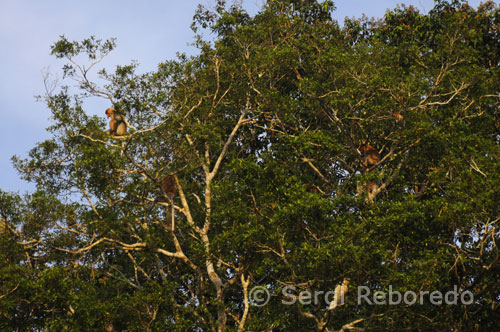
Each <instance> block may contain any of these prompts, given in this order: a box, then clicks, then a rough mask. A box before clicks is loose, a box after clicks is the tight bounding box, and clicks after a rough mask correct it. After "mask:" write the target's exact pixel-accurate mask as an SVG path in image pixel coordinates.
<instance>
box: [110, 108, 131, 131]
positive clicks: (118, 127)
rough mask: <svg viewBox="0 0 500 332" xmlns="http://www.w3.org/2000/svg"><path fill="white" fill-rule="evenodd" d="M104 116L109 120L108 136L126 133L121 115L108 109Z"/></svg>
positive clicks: (125, 125) (125, 126)
mask: <svg viewBox="0 0 500 332" xmlns="http://www.w3.org/2000/svg"><path fill="white" fill-rule="evenodd" d="M106 116H107V117H108V118H111V120H109V134H110V135H113V136H121V135H124V134H125V133H126V132H127V124H126V123H125V117H124V116H123V114H121V113H120V112H117V111H116V110H115V109H114V108H108V109H107V110H106Z"/></svg>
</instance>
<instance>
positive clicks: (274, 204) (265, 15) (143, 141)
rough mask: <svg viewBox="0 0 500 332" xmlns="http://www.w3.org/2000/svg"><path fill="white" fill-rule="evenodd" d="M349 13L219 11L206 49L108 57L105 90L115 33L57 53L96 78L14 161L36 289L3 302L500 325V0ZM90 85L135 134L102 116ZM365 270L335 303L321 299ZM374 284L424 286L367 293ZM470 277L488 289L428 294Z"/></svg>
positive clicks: (194, 320)
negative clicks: (260, 291)
mask: <svg viewBox="0 0 500 332" xmlns="http://www.w3.org/2000/svg"><path fill="white" fill-rule="evenodd" d="M333 9H334V6H333V3H332V2H330V1H324V2H318V1H314V0H311V1H294V0H281V1H268V2H267V3H266V5H265V6H264V8H263V9H262V11H261V12H260V13H258V14H256V15H255V16H254V17H251V16H249V15H248V14H247V13H246V12H245V11H244V10H243V9H242V8H240V7H238V6H235V5H233V6H230V7H227V6H226V5H225V3H224V2H223V1H219V2H218V5H217V6H216V8H215V10H214V11H208V10H205V9H204V8H202V7H200V9H199V10H198V11H197V12H196V14H195V17H194V23H193V30H194V31H195V33H196V32H197V31H198V30H199V29H210V31H212V32H213V33H214V35H215V38H214V40H213V41H205V40H203V39H201V37H199V36H198V39H197V45H198V47H199V49H200V53H199V55H198V56H194V57H190V58H188V57H186V56H180V57H179V59H177V60H175V61H167V62H164V63H162V64H160V65H159V66H158V70H156V71H154V72H151V73H146V74H141V75H139V74H136V72H135V69H136V64H131V65H126V66H119V67H117V68H116V70H115V71H114V73H108V72H107V71H106V70H101V71H100V72H99V73H100V77H101V78H102V79H104V80H105V81H106V82H107V83H106V84H104V85H102V86H99V85H98V84H97V83H96V82H92V81H91V80H90V79H89V71H90V70H91V69H93V68H94V67H96V66H98V65H99V63H100V61H101V60H102V58H103V57H104V56H106V55H107V54H108V53H109V52H111V51H112V50H113V49H114V48H115V43H114V41H113V40H108V41H101V40H99V39H97V38H95V37H91V38H89V39H86V40H84V41H82V42H76V41H73V42H72V41H69V40H68V39H66V38H65V37H61V39H60V40H59V41H58V42H56V43H55V44H54V45H53V46H52V53H53V55H55V56H56V57H58V58H62V59H66V60H67V61H68V63H67V64H66V65H65V66H64V73H65V76H66V77H68V78H71V79H74V80H76V81H77V82H79V89H80V91H79V92H76V93H74V92H72V91H71V89H70V88H69V87H62V88H61V89H60V91H57V92H56V91H51V90H50V89H48V91H47V95H46V96H45V101H46V102H47V105H48V107H49V109H50V110H51V112H52V118H53V125H52V126H51V127H50V128H49V130H50V131H51V132H52V133H53V138H52V139H50V140H48V141H46V142H43V143H41V144H39V145H37V146H36V147H35V148H34V149H33V150H32V151H31V152H30V157H29V158H28V159H26V160H20V159H17V158H16V159H15V164H16V166H17V168H18V170H19V171H20V172H21V174H22V175H23V177H24V178H25V179H27V180H30V181H34V182H35V183H36V184H37V188H38V191H37V193H36V194H34V195H33V196H31V197H27V198H26V199H25V200H24V201H23V202H21V201H18V202H17V203H16V204H18V205H19V206H23V209H21V210H20V211H16V212H15V213H14V212H12V213H11V215H12V216H16V220H18V221H17V223H16V224H15V225H16V226H11V227H10V229H12V232H14V230H16V227H17V231H16V232H18V233H16V232H14V233H12V234H15V236H11V237H9V238H8V240H6V241H8V243H12V242H14V243H17V244H18V245H16V247H15V248H18V250H19V253H17V254H16V253H12V254H9V255H11V256H12V257H13V258H15V259H14V260H13V264H12V265H11V266H12V268H18V269H26V270H27V271H28V272H29V273H31V275H29V274H26V275H27V276H26V277H24V278H25V279H26V280H27V283H31V284H28V285H26V286H25V288H24V289H26V292H27V293H26V294H25V295H23V296H20V294H19V293H20V292H19V291H18V290H17V288H16V285H15V284H14V283H12V282H10V283H6V284H5V286H3V284H2V292H3V293H2V294H5V297H3V298H0V308H1V307H2V306H1V305H4V306H11V308H12V305H19V304H22V303H25V302H26V303H30V304H31V305H34V303H37V305H38V306H37V307H35V309H36V310H35V309H30V310H27V311H25V312H29V314H26V315H24V316H23V324H24V325H23V326H26V329H29V328H31V329H36V328H38V329H39V330H53V331H60V330H64V329H66V330H69V329H71V330H82V331H84V330H85V331H91V330H95V331H102V329H103V327H104V328H105V329H106V330H108V331H125V330H126V331H144V330H147V331H160V330H175V331H310V330H315V331H369V330H374V331H379V330H388V331H399V330H401V329H402V328H405V329H409V330H415V331H420V330H439V331H442V330H460V331H462V330H464V331H468V330H471V331H472V330H481V331H486V330H488V331H490V330H494V329H495V328H498V323H497V322H496V319H495V317H496V316H497V315H498V310H499V309H498V307H497V303H496V301H497V300H498V296H499V290H500V287H499V282H498V280H499V279H498V273H499V265H498V248H497V245H496V241H497V240H498V237H499V235H498V221H499V219H498V218H499V213H498V212H499V211H498V203H497V197H500V195H499V189H498V188H500V186H499V178H498V171H499V168H500V163H499V160H500V158H499V152H500V148H499V143H500V142H499V137H500V136H499V130H498V129H499V126H500V119H499V115H498V106H499V100H498V98H499V90H498V87H499V86H500V85H499V77H500V75H499V72H498V68H499V61H500V53H499V49H500V46H499V45H500V43H499V27H500V11H499V9H498V7H497V6H495V5H494V4H493V3H492V2H487V3H485V4H483V5H481V6H480V7H478V8H477V9H473V8H471V7H469V6H468V5H467V4H466V3H462V2H459V1H452V2H445V1H437V2H436V5H435V7H434V9H433V10H431V11H430V12H429V13H428V14H421V13H419V12H418V11H417V10H416V9H415V8H413V7H401V8H397V9H395V10H393V11H389V12H388V13H387V14H386V15H385V17H384V19H383V20H379V21H372V20H366V19H360V20H346V22H345V23H344V26H340V25H339V24H338V23H337V22H335V21H334V20H332V18H331V11H332V10H333ZM82 56H86V61H88V63H87V64H85V65H84V64H83V63H82V61H83V59H82ZM90 96H92V97H94V96H99V97H104V98H106V99H107V100H109V103H110V107H114V108H115V109H117V110H118V111H120V112H122V113H123V114H124V115H125V117H126V119H127V121H128V124H129V131H128V132H127V134H126V135H124V136H109V134H108V133H107V131H106V124H105V122H104V120H103V117H102V116H90V115H89V112H88V110H86V109H85V107H84V103H83V101H84V99H85V98H87V97H90ZM102 113H103V114H104V110H103V111H102ZM370 155H371V157H370ZM367 158H371V159H370V160H369V159H367ZM167 175H172V176H173V177H174V179H175V183H176V187H177V191H178V195H177V196H176V197H174V199H173V201H170V199H167V197H162V196H163V193H162V191H161V190H160V183H161V180H162V179H163V178H164V177H165V176H167ZM17 199H18V200H20V199H19V198H17ZM171 202H173V211H174V212H173V213H172V214H171V213H170V211H171V210H169V209H170V208H172V206H171V205H172V204H171ZM172 218H173V219H174V220H172ZM10 219H12V217H6V220H10ZM23 251H24V255H25V256H24V257H27V258H26V260H25V259H24V258H21V257H22V256H23V255H22V254H20V253H22V252H23ZM35 258H36V259H37V264H35V265H34V264H33V263H29V262H30V261H33V260H34V259H35ZM8 273H9V272H8V271H6V272H4V271H3V272H2V276H1V278H2V280H3V278H4V276H5V275H8ZM346 280H349V288H350V289H351V290H350V291H349V292H348V293H347V295H346V299H345V300H346V302H345V303H344V304H340V305H338V306H337V307H336V308H335V310H332V311H329V310H326V308H328V303H326V300H325V299H324V297H322V295H321V296H319V297H318V296H314V297H313V298H308V297H307V294H308V293H307V292H309V293H311V294H312V293H314V292H315V291H316V292H317V291H322V292H326V291H329V290H334V289H335V288H336V286H337V285H339V284H341V283H343V282H344V284H345V282H346ZM255 286H261V287H264V288H265V289H266V291H267V292H269V293H270V294H271V297H270V301H269V303H268V304H267V305H264V306H252V300H254V301H258V300H259V298H256V299H255V298H254V299H252V298H251V295H253V294H251V292H250V291H251V290H252V289H254V287H255ZM360 287H364V288H363V289H367V288H368V289H369V290H371V293H372V294H373V292H375V291H379V293H378V295H381V294H384V292H385V293H387V292H388V291H389V290H390V289H392V290H394V291H399V292H402V293H404V292H408V291H413V292H415V293H416V296H418V297H419V298H420V297H422V298H424V301H423V302H422V303H421V304H420V303H418V304H414V305H405V304H404V303H403V304H399V305H391V304H389V303H387V302H385V303H382V302H383V301H381V300H380V298H377V299H374V298H373V296H371V297H370V299H371V300H372V302H375V303H376V304H370V303H367V301H365V302H363V301H361V302H360V301H359V297H357V295H358V294H357V293H356V292H357V291H356V290H357V289H358V290H359V289H361V288H360ZM30 289H31V290H32V291H33V290H36V292H34V293H32V295H29V294H28V290H30ZM455 289H456V290H457V292H458V293H459V294H458V295H459V297H460V295H461V294H464V293H465V292H466V291H469V292H471V293H472V294H473V295H474V301H473V303H472V304H470V305H464V304H463V303H461V304H457V305H434V304H433V303H432V302H431V301H430V299H429V296H430V295H429V293H430V292H433V291H440V292H441V293H443V294H444V293H446V292H450V291H454V290H455ZM300 292H302V297H301V298H300V299H301V300H302V301H299V300H297V297H294V296H295V295H299V293H300ZM380 292H382V293H380ZM426 292H427V293H426ZM283 294H286V295H288V297H286V296H285V297H284V296H283ZM323 294H324V293H323ZM23 299H26V300H23ZM291 299H295V300H294V301H290V300H291ZM283 301H285V302H287V303H289V302H293V303H289V304H284V303H283ZM379 302H380V303H379ZM10 303H14V304H10ZM254 304H259V303H255V302H254ZM9 310H14V311H13V312H16V313H21V311H19V309H18V308H16V309H9ZM0 324H3V325H0V326H6V327H7V326H9V327H10V326H15V324H17V323H14V318H13V317H12V315H11V314H7V315H4V316H3V317H2V318H1V320H0Z"/></svg>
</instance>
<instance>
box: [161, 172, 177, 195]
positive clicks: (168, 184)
mask: <svg viewBox="0 0 500 332" xmlns="http://www.w3.org/2000/svg"><path fill="white" fill-rule="evenodd" d="M160 186H161V190H162V192H163V193H164V194H166V195H167V197H168V198H169V199H170V200H172V199H173V198H174V197H175V194H177V186H176V184H175V179H174V176H173V175H172V174H169V175H167V176H165V177H164V178H163V179H161V181H160Z"/></svg>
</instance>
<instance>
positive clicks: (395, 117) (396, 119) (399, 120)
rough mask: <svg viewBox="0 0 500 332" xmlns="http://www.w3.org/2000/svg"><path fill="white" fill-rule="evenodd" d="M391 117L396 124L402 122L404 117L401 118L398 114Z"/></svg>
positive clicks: (395, 113)
mask: <svg viewBox="0 0 500 332" xmlns="http://www.w3.org/2000/svg"><path fill="white" fill-rule="evenodd" d="M392 116H393V117H394V120H395V121H396V123H401V122H403V120H404V116H402V115H401V114H399V113H398V112H394V113H392Z"/></svg>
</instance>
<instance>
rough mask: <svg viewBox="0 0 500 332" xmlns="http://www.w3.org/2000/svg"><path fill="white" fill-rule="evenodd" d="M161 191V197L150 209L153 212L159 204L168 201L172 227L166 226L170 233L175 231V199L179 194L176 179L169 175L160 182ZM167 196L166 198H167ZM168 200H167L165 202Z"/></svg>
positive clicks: (158, 197)
mask: <svg viewBox="0 0 500 332" xmlns="http://www.w3.org/2000/svg"><path fill="white" fill-rule="evenodd" d="M160 190H161V195H160V196H157V197H156V198H155V200H154V201H153V204H152V205H151V208H150V209H149V212H151V211H152V210H153V208H154V206H155V204H156V203H157V202H165V201H167V202H168V203H169V205H170V211H169V212H170V217H171V226H165V227H166V229H167V230H168V231H174V228H175V215H174V198H175V195H176V194H177V185H176V183H175V178H174V175H173V174H169V175H167V176H165V177H164V178H163V179H161V180H160ZM165 196H166V197H165ZM165 198H167V200H165Z"/></svg>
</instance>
